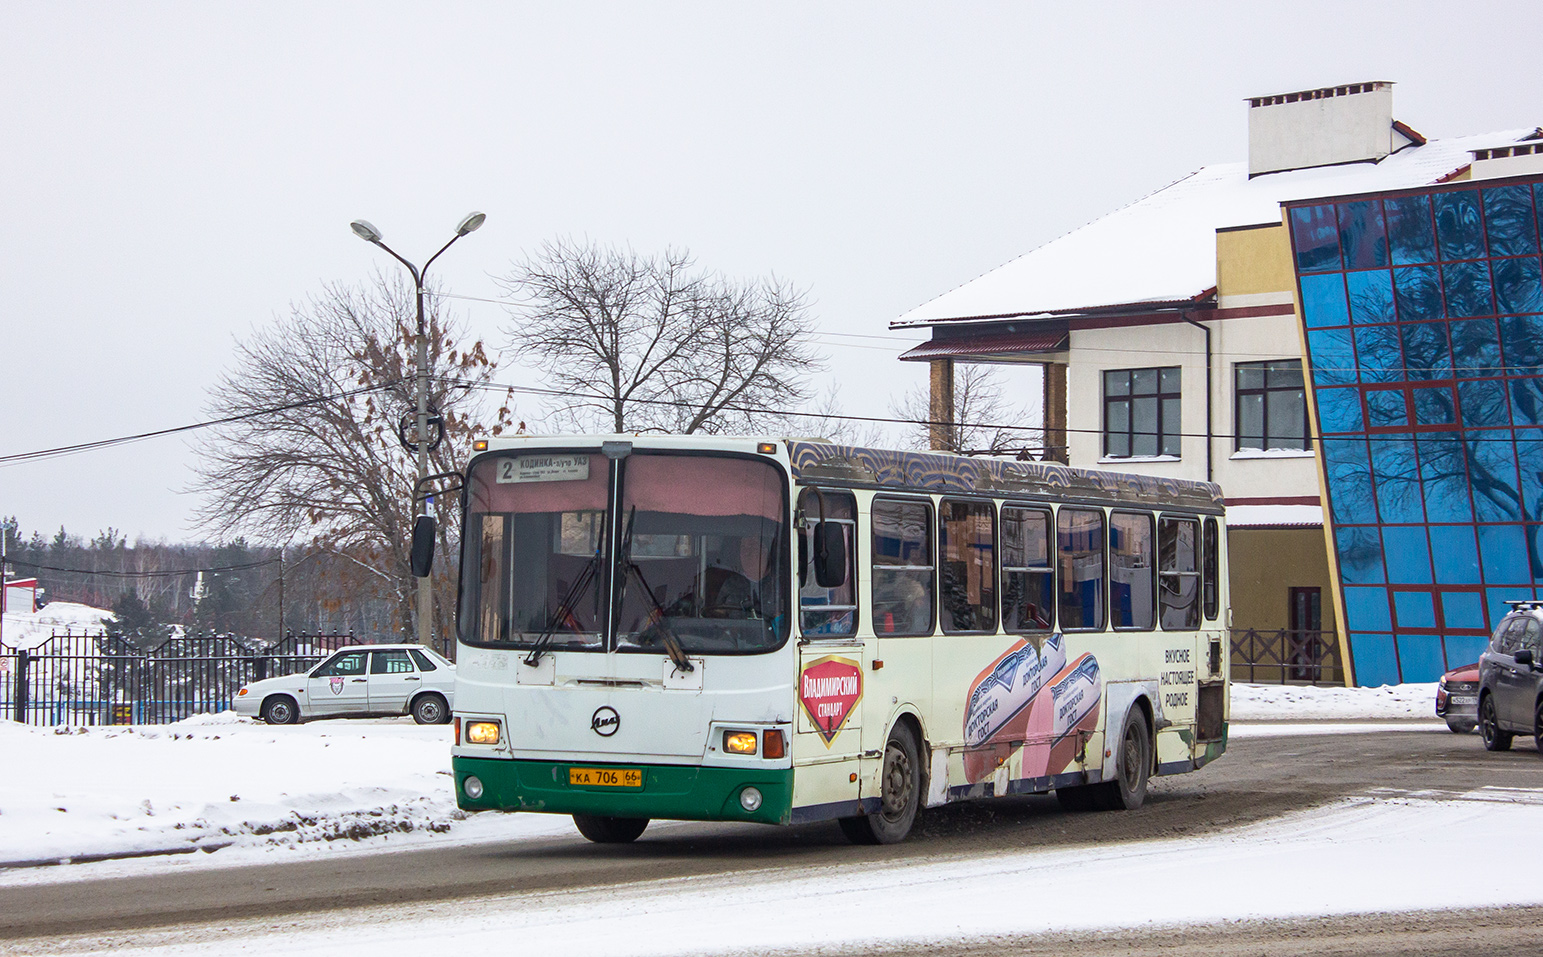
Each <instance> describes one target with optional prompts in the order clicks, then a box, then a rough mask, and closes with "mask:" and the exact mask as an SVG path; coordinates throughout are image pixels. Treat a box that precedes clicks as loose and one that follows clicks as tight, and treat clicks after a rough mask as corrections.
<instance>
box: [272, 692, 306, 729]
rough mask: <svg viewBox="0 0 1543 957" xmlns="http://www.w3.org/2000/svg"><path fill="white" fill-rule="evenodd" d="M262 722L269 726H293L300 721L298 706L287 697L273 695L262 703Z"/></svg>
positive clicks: (293, 700) (292, 699)
mask: <svg viewBox="0 0 1543 957" xmlns="http://www.w3.org/2000/svg"><path fill="white" fill-rule="evenodd" d="M263 720H264V721H266V722H268V723H269V724H294V723H295V722H296V721H299V720H300V706H299V705H297V704H295V699H294V698H291V697H290V696H289V695H282V694H280V695H274V696H273V697H271V698H269V699H268V700H267V701H264V702H263Z"/></svg>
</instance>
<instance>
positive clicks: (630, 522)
mask: <svg viewBox="0 0 1543 957" xmlns="http://www.w3.org/2000/svg"><path fill="white" fill-rule="evenodd" d="M637 517H638V507H637V506H636V505H634V506H632V511H631V512H629V513H628V514H627V531H626V533H625V534H623V535H622V543H621V549H620V552H619V555H620V561H619V562H618V564H620V565H621V567H622V569H623V571H622V580H621V587H620V588H618V589H617V590H616V607H617V608H618V609H620V608H621V607H622V601H623V599H624V598H625V597H626V595H627V582H628V581H630V580H631V579H632V576H634V575H636V576H637V579H638V585H639V586H641V587H642V589H643V594H645V595H647V596H648V604H649V606H650V607H649V612H648V624H646V625H644V626H643V628H642V629H641V630H640V631H639V632H638V633H639V634H642V633H643V632H645V631H647V630H648V629H650V628H657V629H659V636H660V637H661V638H663V639H664V650H665V651H666V652H667V653H668V654H669V656H670V661H671V662H673V663H674V664H675V670H676V671H679V672H681V673H682V674H684V673H686V672H691V671H695V670H696V665H694V664H692V663H691V659H690V658H689V657H687V655H686V649H685V648H684V647H683V646H682V645H681V643H680V639H679V638H677V637H675V632H674V631H672V630H670V626H669V624H668V622H667V621H666V619H667V618H668V617H669V616H668V615H667V614H666V613H665V610H664V606H663V605H661V604H659V599H658V598H657V597H656V596H655V595H654V590H653V589H652V588H650V587H648V579H647V578H644V577H643V569H641V568H639V567H638V565H637V563H636V562H634V561H633V560H632V529H633V528H634V527H635V525H636V522H637Z"/></svg>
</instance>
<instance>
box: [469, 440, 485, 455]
mask: <svg viewBox="0 0 1543 957" xmlns="http://www.w3.org/2000/svg"><path fill="white" fill-rule="evenodd" d="M471 450H472V451H473V452H486V451H487V450H488V440H487V439H477V440H476V441H474V442H472V444H471Z"/></svg>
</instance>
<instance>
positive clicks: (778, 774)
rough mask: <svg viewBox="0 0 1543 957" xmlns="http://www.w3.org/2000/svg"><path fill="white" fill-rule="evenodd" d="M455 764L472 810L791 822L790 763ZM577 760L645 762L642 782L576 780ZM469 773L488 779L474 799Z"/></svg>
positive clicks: (461, 800) (465, 760)
mask: <svg viewBox="0 0 1543 957" xmlns="http://www.w3.org/2000/svg"><path fill="white" fill-rule="evenodd" d="M451 766H452V767H453V768H454V770H455V799H456V804H457V805H459V806H460V807H461V809H462V810H466V811H538V812H542V813H547V814H595V815H601V816H605V817H646V818H658V819H665V820H681V821H756V822H759V823H762V824H785V823H787V821H788V818H789V816H790V812H791V809H792V805H793V771H792V769H790V768H780V769H778V768H766V769H758V768H705V767H694V766H689V765H684V766H683V765H668V764H597V763H594V762H585V763H576V762H571V761H519V760H510V759H505V758H471V757H460V756H456V757H454V758H452V759H451ZM571 768H585V769H597V768H603V769H614V770H624V769H627V770H630V769H636V770H640V771H641V772H642V786H641V787H632V788H628V787H600V786H586V785H581V784H571V783H569V782H570V775H569V770H570V769H571ZM468 777H475V778H476V779H477V781H478V783H480V784H481V786H482V793H481V795H480V796H479V797H477V798H475V799H474V798H471V797H470V796H468V795H467V793H466V779H467V778H468ZM746 788H755V789H756V790H757V791H759V792H760V795H761V800H760V803H759V805H758V806H757V807H756V808H755V810H747V809H746V808H745V805H744V802H742V800H741V796H742V794H743V792H744V791H745V789H746Z"/></svg>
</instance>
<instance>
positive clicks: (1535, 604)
mask: <svg viewBox="0 0 1543 957" xmlns="http://www.w3.org/2000/svg"><path fill="white" fill-rule="evenodd" d="M1506 604H1507V605H1510V606H1511V607H1512V608H1513V609H1515V610H1516V611H1533V610H1535V609H1537V608H1540V607H1543V601H1540V600H1538V599H1536V598H1513V599H1507V600H1506Z"/></svg>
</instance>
